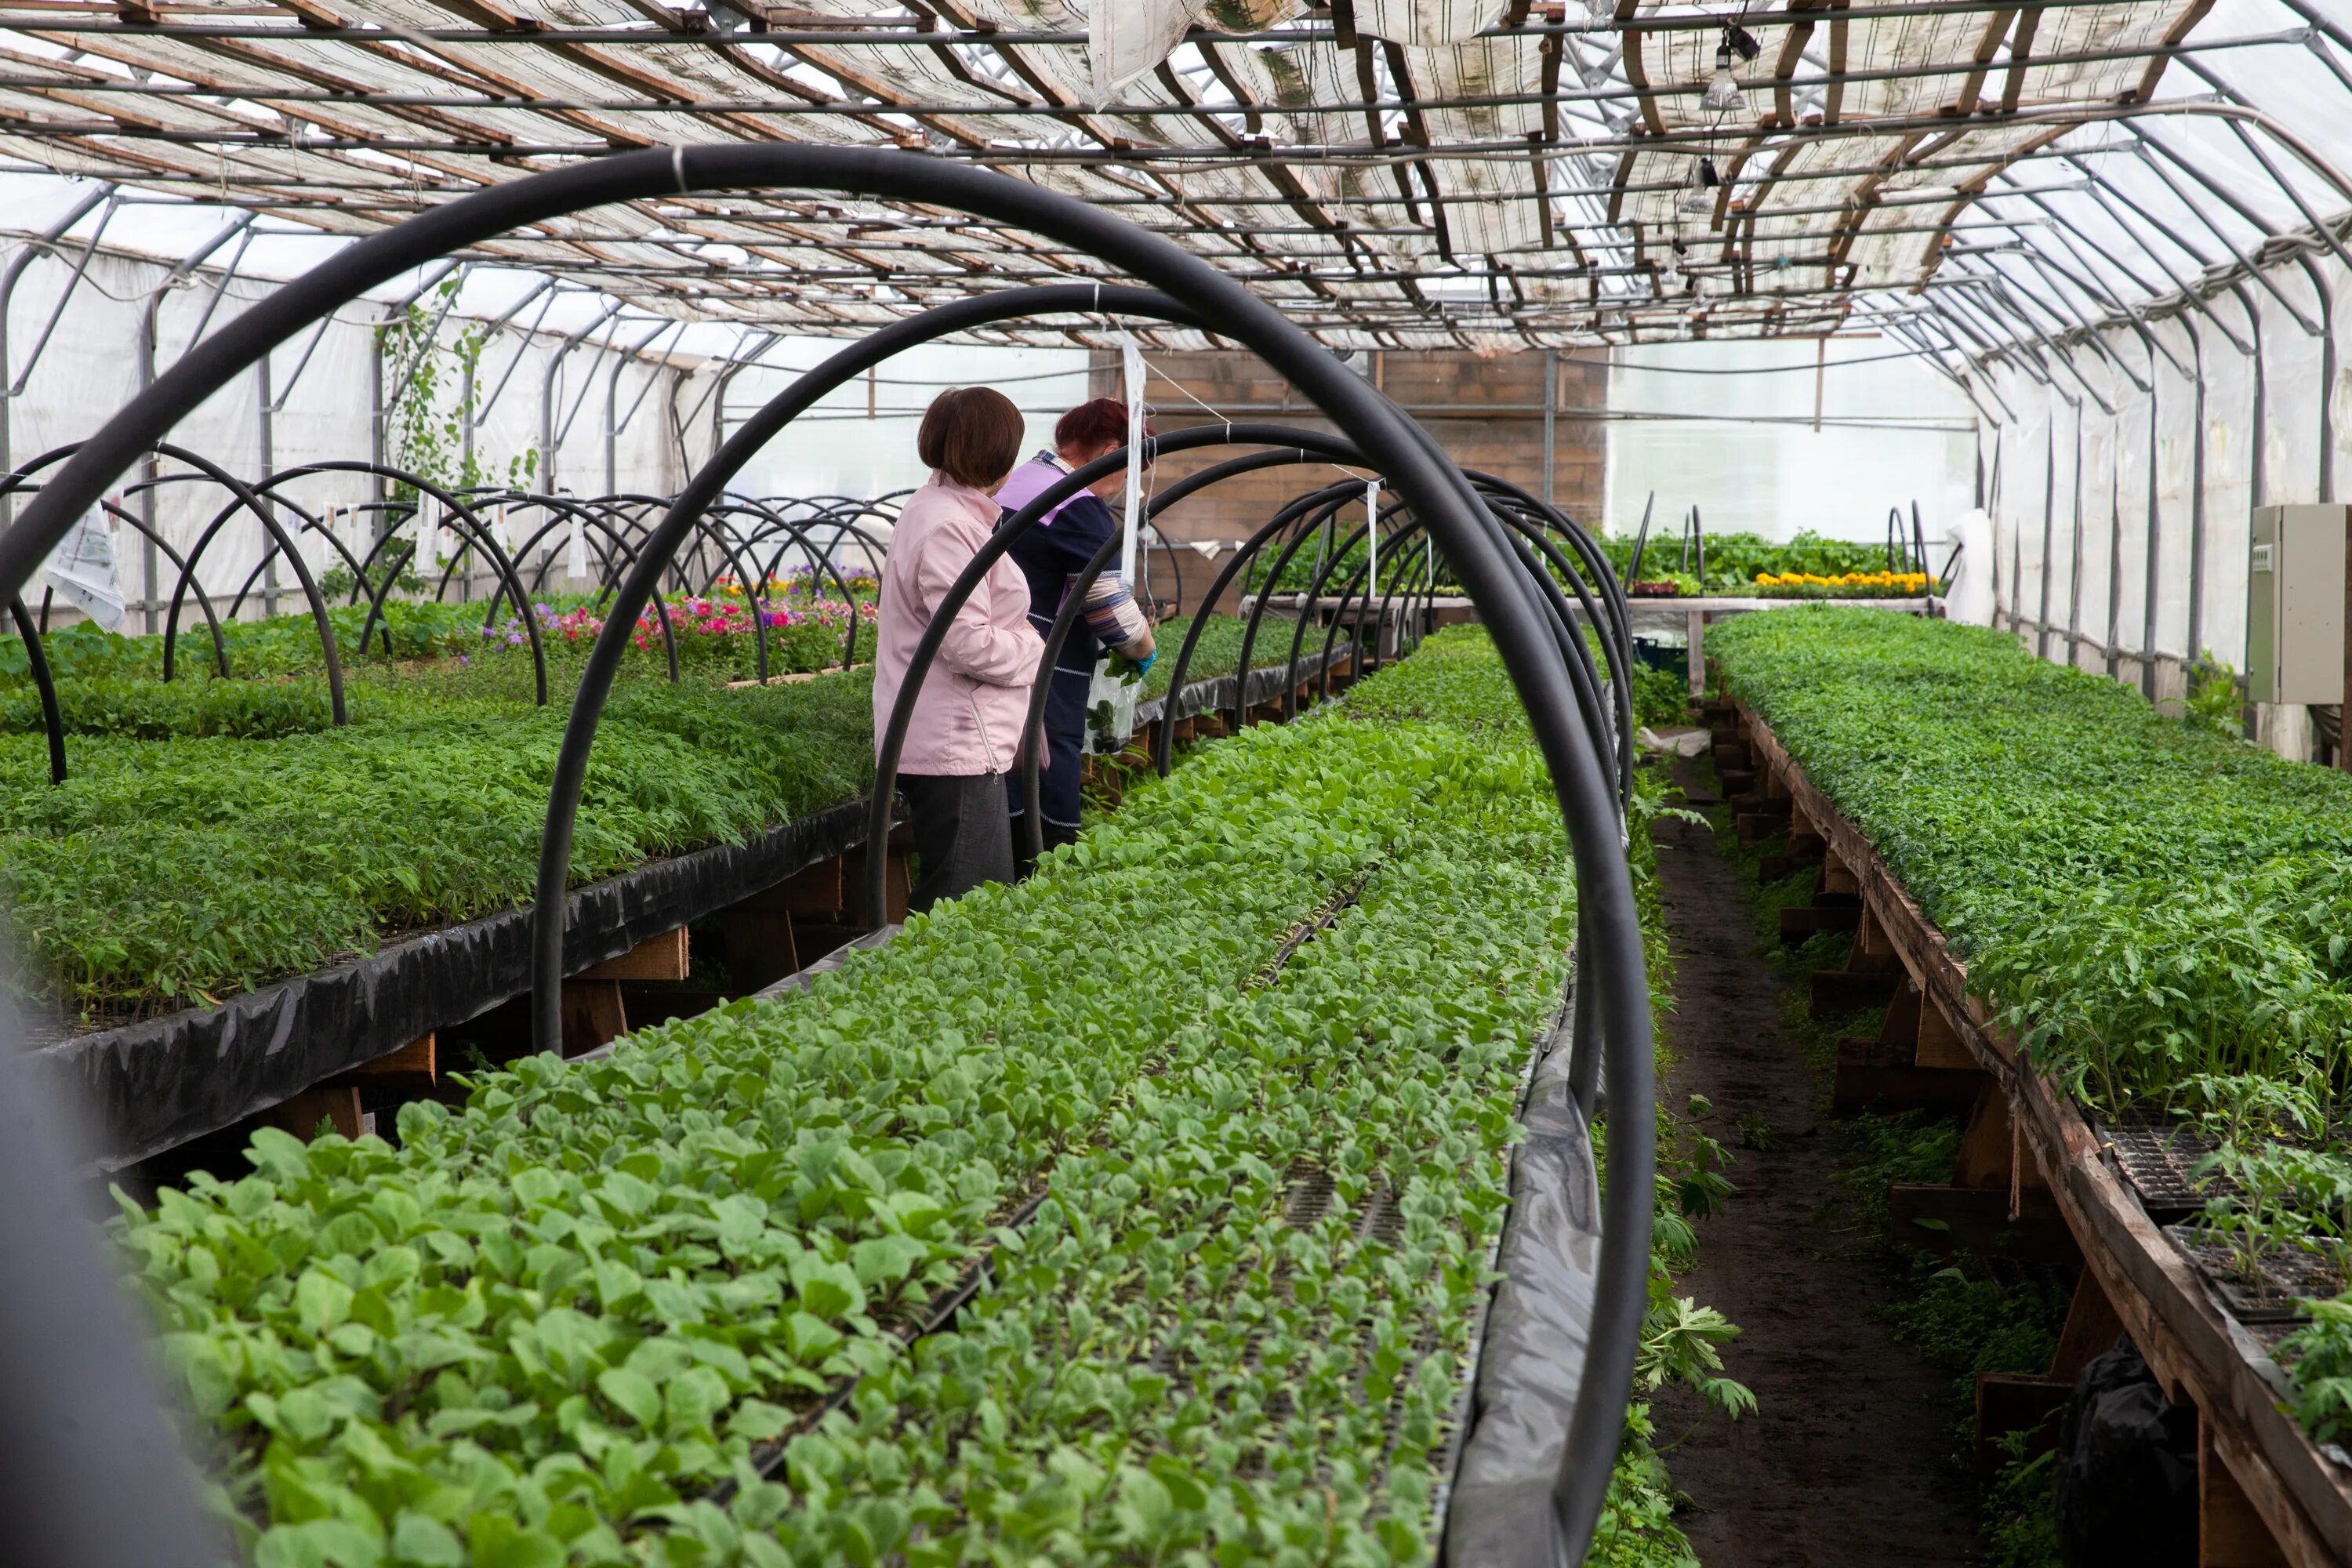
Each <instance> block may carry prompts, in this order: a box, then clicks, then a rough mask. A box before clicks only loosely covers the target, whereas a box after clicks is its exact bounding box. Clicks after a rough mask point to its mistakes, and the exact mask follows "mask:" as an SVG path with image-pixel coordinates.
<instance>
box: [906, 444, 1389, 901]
mask: <svg viewBox="0 0 2352 1568" xmlns="http://www.w3.org/2000/svg"><path fill="white" fill-rule="evenodd" d="M1193 428H1194V429H1196V430H1200V431H1203V432H1207V431H1213V430H1215V429H1216V428H1217V427H1216V426H1206V425H1204V426H1194V427H1193ZM1247 428H1253V429H1256V430H1259V431H1261V432H1262V431H1264V430H1265V429H1267V428H1269V427H1268V426H1248V427H1247ZM1289 434H1290V435H1293V436H1296V437H1299V438H1300V439H1301V440H1302V441H1307V442H1319V443H1321V444H1323V445H1324V446H1326V447H1333V446H1335V445H1336V444H1335V443H1332V442H1331V441H1330V438H1329V437H1324V436H1320V435H1318V433H1317V432H1315V431H1311V430H1296V431H1291V432H1289ZM1174 439H1175V438H1174V437H1172V436H1171V437H1169V441H1168V443H1166V444H1162V443H1158V442H1155V443H1154V446H1153V450H1154V453H1155V455H1156V454H1157V453H1158V452H1159V451H1161V450H1165V451H1171V452H1172V451H1176V450H1179V449H1180V448H1179V447H1176V446H1175V445H1173V442H1174ZM1217 444H1219V443H1215V442H1196V443H1187V445H1188V446H1190V445H1217ZM1336 460H1342V459H1338V458H1332V457H1328V456H1327V457H1316V456H1312V455H1310V454H1309V453H1308V451H1307V447H1305V446H1303V445H1302V446H1292V447H1282V448H1277V449H1276V450H1273V451H1266V452H1251V453H1247V454H1244V456H1242V457H1238V458H1227V459H1225V460H1224V461H1223V462H1222V463H1217V464H1214V465H1213V466H1211V467H1209V468H1202V470H1201V471H1200V472H1199V473H1196V474H1187V475H1186V476H1185V477H1184V478H1183V479H1180V480H1178V481H1177V482H1176V483H1175V484H1172V485H1171V486H1169V487H1168V489H1166V490H1164V491H1162V492H1160V494H1159V495H1156V496H1154V497H1152V498H1151V504H1150V508H1149V509H1148V515H1149V516H1150V517H1158V516H1159V515H1160V512H1161V511H1163V510H1166V509H1167V508H1169V507H1171V506H1174V505H1176V504H1177V503H1178V502H1179V501H1181V500H1185V499H1187V498H1188V497H1191V496H1195V495H1198V494H1200V493H1201V492H1202V490H1204V489H1208V488H1209V487H1210V486H1212V485H1215V484H1219V483H1222V482H1223V481H1224V480H1226V479H1232V478H1234V476H1236V475H1239V474H1246V473H1255V472H1256V471H1257V470H1259V469H1261V468H1282V467H1286V466H1289V465H1292V464H1296V463H1312V462H1330V461H1336ZM1344 460H1346V461H1350V462H1352V461H1354V460H1356V455H1355V454H1354V453H1353V452H1349V453H1348V454H1347V457H1346V458H1345V459H1344ZM1126 466H1127V448H1126V447H1117V448H1115V449H1113V450H1111V451H1108V452H1106V453H1104V454H1103V455H1102V456H1101V457H1099V458H1096V459H1095V460H1094V461H1093V462H1091V463H1088V464H1087V465H1086V467H1085V468H1084V469H1083V470H1073V471H1072V472H1071V473H1070V474H1067V475H1065V476H1064V477H1063V478H1062V479H1057V480H1055V482H1054V483H1053V484H1052V485H1051V486H1050V487H1048V488H1047V489H1045V491H1044V492H1042V493H1041V494H1039V495H1038V496H1037V497H1036V498H1035V499H1034V500H1031V501H1030V502H1029V504H1028V505H1027V506H1025V507H1024V508H1023V509H1022V510H1021V511H1020V512H1019V513H1017V514H1015V515H1014V516H1013V518H1011V519H1009V520H1006V521H1004V522H1003V523H1002V524H1001V526H1002V527H1005V528H1018V529H1019V530H1020V531H1022V532H1024V533H1025V532H1027V531H1028V530H1029V528H1030V526H1031V523H1030V522H1029V521H1024V519H1025V518H1027V516H1028V514H1029V513H1030V512H1032V511H1034V512H1036V513H1037V514H1038V515H1039V516H1043V515H1044V514H1045V512H1048V511H1051V510H1053V509H1054V508H1055V507H1057V506H1059V505H1061V503H1062V502H1063V501H1065V500H1068V499H1069V498H1070V497H1072V496H1075V495H1076V494H1077V493H1078V491H1079V490H1081V489H1085V488H1086V487H1087V485H1091V484H1094V483H1096V482H1097V481H1098V480H1101V479H1108V478H1109V477H1110V476H1111V475H1112V474H1115V473H1117V472H1118V471H1119V470H1120V469H1121V468H1125V467H1126ZM1081 471H1083V472H1084V473H1087V474H1089V475H1091V476H1092V477H1091V478H1087V479H1080V478H1079V477H1078V473H1079V472H1081ZM1121 540H1122V536H1121V535H1120V534H1118V533H1113V534H1112V535H1111V536H1110V537H1109V538H1108V539H1106V540H1105V541H1104V542H1102V545H1101V546H1100V548H1098V549H1097V550H1096V552H1095V553H1094V556H1093V558H1092V559H1091V560H1089V561H1088V562H1087V565H1086V567H1085V569H1084V570H1083V571H1080V572H1078V573H1076V574H1074V575H1073V576H1072V577H1071V578H1070V579H1069V581H1068V584H1066V586H1065V587H1064V588H1063V590H1062V603H1061V605H1060V607H1059V608H1058V609H1057V610H1056V611H1055V615H1054V622H1053V626H1051V627H1050V628H1049V629H1048V630H1047V632H1046V634H1045V651H1044V653H1043V654H1041V655H1040V656H1039V658H1038V660H1037V679H1036V680H1035V681H1034V683H1033V684H1032V685H1031V686H1030V688H1029V710H1028V715H1027V717H1026V718H1024V720H1023V721H1022V724H1021V733H1022V735H1023V736H1024V744H1023V746H1022V748H1021V800H1022V805H1023V807H1024V812H1023V817H1022V837H1023V839H1024V847H1025V848H1026V849H1027V850H1028V852H1029V856H1030V858H1032V859H1034V858H1037V857H1039V856H1041V855H1043V854H1045V799H1044V788H1045V784H1044V778H1043V769H1042V766H1041V763H1042V761H1043V756H1042V753H1043V750H1044V748H1043V747H1041V746H1040V745H1039V744H1037V737H1038V736H1039V735H1040V734H1041V733H1042V731H1043V729H1044V726H1045V699H1046V697H1047V695H1048V694H1049V692H1050V690H1051V688H1052V681H1053V675H1054V668H1055V664H1056V663H1057V662H1058V661H1059V660H1060V658H1061V657H1062V646H1063V644H1065V643H1066V642H1067V641H1068V640H1069V637H1070V632H1071V629H1072V628H1073V627H1075V626H1076V625H1077V622H1078V617H1079V616H1080V615H1082V614H1083V613H1084V611H1085V607H1086V597H1087V589H1089V588H1091V587H1092V586H1093V585H1094V582H1095V579H1096V578H1097V577H1098V576H1100V575H1101V574H1102V573H1103V571H1104V569H1105V568H1106V567H1108V565H1109V564H1110V558H1111V556H1112V555H1113V554H1114V553H1116V552H1118V547H1119V544H1120V542H1121ZM1199 624H1200V621H1199V618H1198V617H1195V620H1194V625H1195V626H1198V625H1199ZM1189 645H1190V638H1189V637H1188V639H1187V646H1188V647H1189ZM1185 662H1186V661H1184V660H1179V661H1178V663H1177V664H1176V665H1175V666H1173V667H1171V668H1172V669H1173V671H1174V673H1173V675H1172V676H1171V682H1170V685H1169V688H1168V691H1169V700H1170V701H1171V703H1172V702H1173V701H1174V700H1175V694H1176V693H1177V692H1178V691H1180V690H1181V689H1182V688H1181V687H1180V686H1178V685H1177V684H1175V681H1176V680H1177V679H1181V676H1182V673H1183V664H1184V663H1185ZM1247 677H1248V672H1247V670H1245V669H1244V671H1242V672H1241V679H1244V680H1245V679H1247ZM909 711H911V709H910V710H909ZM1160 728H1161V730H1162V731H1163V732H1164V731H1167V730H1168V729H1169V728H1171V726H1169V725H1166V724H1163V725H1161V726H1160ZM1156 755H1157V752H1156V750H1155V758H1156ZM1161 771H1162V772H1163V773H1165V771H1166V770H1165V769H1162V770H1161Z"/></svg>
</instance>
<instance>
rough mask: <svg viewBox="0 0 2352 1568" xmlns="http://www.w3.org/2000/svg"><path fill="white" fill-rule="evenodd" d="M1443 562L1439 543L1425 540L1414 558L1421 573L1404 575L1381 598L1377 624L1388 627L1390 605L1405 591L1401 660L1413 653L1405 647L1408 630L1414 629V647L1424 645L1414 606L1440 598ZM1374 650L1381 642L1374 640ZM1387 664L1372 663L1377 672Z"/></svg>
mask: <svg viewBox="0 0 2352 1568" xmlns="http://www.w3.org/2000/svg"><path fill="white" fill-rule="evenodd" d="M1440 559H1441V556H1440V552H1439V551H1438V548H1437V542H1436V541H1435V540H1433V539H1428V538H1424V539H1423V540H1422V542H1421V544H1420V546H1419V547H1418V549H1417V550H1416V551H1415V552H1414V557H1413V566H1414V570H1415V572H1416V573H1418V574H1419V575H1417V576H1416V575H1410V574H1399V575H1398V576H1396V577H1394V578H1392V579H1391V581H1390V583H1389V586H1388V591H1387V592H1386V593H1384V594H1382V595H1381V613H1380V616H1379V617H1378V621H1377V623H1376V624H1378V625H1381V626H1386V625H1387V623H1388V618H1389V605H1390V603H1391V601H1393V600H1395V599H1396V596H1397V590H1398V589H1399V588H1400V587H1402V588H1403V589H1404V598H1403V600H1402V603H1400V604H1398V605H1397V657H1398V658H1403V657H1404V656H1405V654H1406V653H1407V652H1409V651H1410V649H1408V648H1407V647H1406V646H1405V633H1406V629H1407V628H1408V627H1410V628H1411V629H1412V647H1420V646H1421V626H1422V622H1421V616H1420V614H1419V613H1417V612H1416V611H1415V610H1414V609H1413V605H1414V603H1415V601H1417V600H1422V599H1428V598H1433V597H1435V596H1436V594H1437V573H1438V563H1439V561H1440ZM1372 648H1373V652H1374V653H1375V654H1378V652H1379V651H1380V644H1379V642H1378V641H1377V640H1375V641H1374V643H1373V645H1372ZM1383 662H1385V661H1384V660H1382V659H1381V658H1374V659H1373V660H1372V668H1375V669H1377V668H1380V667H1381V664H1382V663H1383Z"/></svg>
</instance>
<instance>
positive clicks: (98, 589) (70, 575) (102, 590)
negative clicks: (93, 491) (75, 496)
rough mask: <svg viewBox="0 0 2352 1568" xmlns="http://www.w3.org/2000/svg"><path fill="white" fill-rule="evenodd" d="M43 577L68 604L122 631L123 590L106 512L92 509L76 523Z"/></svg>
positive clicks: (45, 567)
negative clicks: (117, 575) (117, 574)
mask: <svg viewBox="0 0 2352 1568" xmlns="http://www.w3.org/2000/svg"><path fill="white" fill-rule="evenodd" d="M41 574H42V575H43V576H44V577H46V578H47V580H48V583H49V585H50V586H51V587H53V588H55V589H56V590H57V591H58V596H59V597H61V598H63V599H64V600H65V601H66V603H68V604H69V605H73V606H74V608H76V609H78V610H79V611H80V612H81V613H82V614H83V615H85V616H89V618H90V619H91V620H93V621H95V622H97V623H98V624H99V625H100V626H103V627H105V628H106V629H107V630H108V631H110V632H113V631H121V629H122V589H121V585H120V584H118V583H117V581H116V579H115V574H114V531H113V529H112V528H110V526H108V524H107V521H106V513H105V512H104V511H103V510H100V508H98V507H92V508H90V509H89V510H88V511H86V512H84V513H82V514H81V516H80V517H79V518H77V519H75V520H74V525H73V527H72V528H71V529H70V530H68V531H67V533H66V536H65V538H64V539H63V540H61V541H60V542H58V547H57V548H56V549H55V550H53V551H51V552H49V558H48V560H47V561H46V562H44V563H42V566H41Z"/></svg>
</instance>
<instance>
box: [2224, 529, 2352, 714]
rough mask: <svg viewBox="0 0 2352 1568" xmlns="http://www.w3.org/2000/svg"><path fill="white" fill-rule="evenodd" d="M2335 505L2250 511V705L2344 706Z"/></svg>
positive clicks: (2341, 534)
mask: <svg viewBox="0 0 2352 1568" xmlns="http://www.w3.org/2000/svg"><path fill="white" fill-rule="evenodd" d="M2347 510H2352V509H2347V508H2346V507H2344V506H2343V505H2342V504H2340V503H2322V504H2319V505H2316V506H2265V507H2257V508H2255V509H2254V527H2253V538H2254V549H2253V559H2252V561H2251V562H2250V563H2248V567H2247V572H2246V689H2247V694H2248V695H2249V696H2251V697H2252V699H2253V700H2255V701H2257V702H2289V703H2293V702H2341V701H2343V700H2344V600H2345V595H2346V587H2345V581H2344V539H2345V516H2346V512H2347Z"/></svg>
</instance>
